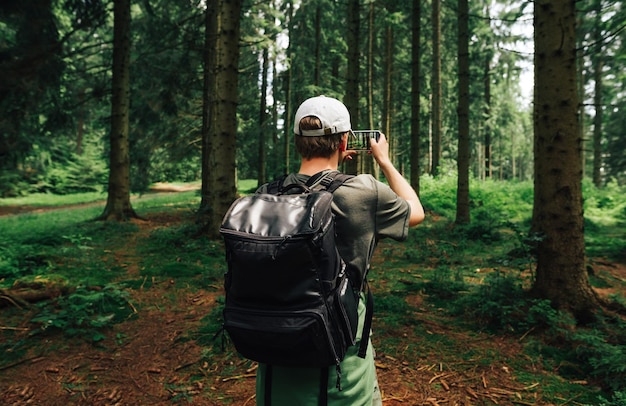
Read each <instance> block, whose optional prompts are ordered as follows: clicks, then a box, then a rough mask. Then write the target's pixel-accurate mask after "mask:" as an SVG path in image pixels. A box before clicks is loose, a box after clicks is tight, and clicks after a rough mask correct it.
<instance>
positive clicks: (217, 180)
mask: <svg viewBox="0 0 626 406" xmlns="http://www.w3.org/2000/svg"><path fill="white" fill-rule="evenodd" d="M240 15H241V0H218V1H217V29H218V31H217V40H216V47H215V52H216V64H215V77H214V80H215V93H214V95H213V103H212V106H211V122H210V130H209V139H210V141H209V146H210V150H209V159H208V172H209V176H208V185H207V190H208V191H209V192H208V196H207V199H208V205H207V227H206V232H207V234H208V236H209V237H210V238H218V237H219V226H220V224H221V221H222V218H223V217H224V214H225V213H226V211H227V210H228V208H229V207H230V205H231V203H232V202H233V201H234V200H235V198H236V195H237V165H236V160H235V152H236V145H237V143H236V134H237V84H238V68H239V37H240V32H239V22H240Z"/></svg>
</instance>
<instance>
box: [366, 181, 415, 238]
mask: <svg viewBox="0 0 626 406" xmlns="http://www.w3.org/2000/svg"><path fill="white" fill-rule="evenodd" d="M374 182H375V185H376V188H377V189H378V190H377V192H378V193H377V195H378V201H377V205H376V234H377V235H378V237H379V238H386V237H388V238H392V239H394V240H398V241H401V240H404V239H406V237H407V235H408V233H409V218H410V216H411V206H410V205H409V202H407V201H406V200H404V199H403V198H401V197H399V196H398V195H397V194H396V193H395V192H394V191H393V190H391V188H390V187H389V186H387V185H386V184H384V183H382V182H378V181H376V180H374Z"/></svg>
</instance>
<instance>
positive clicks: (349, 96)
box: [343, 0, 361, 174]
mask: <svg viewBox="0 0 626 406" xmlns="http://www.w3.org/2000/svg"><path fill="white" fill-rule="evenodd" d="M347 14H348V33H347V34H348V35H347V45H348V75H347V77H346V95H345V97H344V100H343V101H344V104H345V105H346V108H347V109H348V111H349V112H350V120H351V123H352V128H353V129H358V128H359V67H360V58H359V56H360V54H359V29H360V25H361V18H360V15H359V0H348V13H347ZM360 159H361V158H360V157H359V156H358V155H357V156H356V157H355V158H354V159H352V160H351V161H347V162H346V165H345V168H344V172H346V173H351V174H356V173H357V172H358V168H359V160H360Z"/></svg>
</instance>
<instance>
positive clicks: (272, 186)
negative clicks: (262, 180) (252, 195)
mask: <svg viewBox="0 0 626 406" xmlns="http://www.w3.org/2000/svg"><path fill="white" fill-rule="evenodd" d="M286 178H287V175H283V176H281V177H278V178H276V179H274V180H273V181H271V182H269V183H266V184H265V193H268V194H270V195H277V194H279V193H280V192H281V190H282V188H283V182H284V181H285V179H286ZM260 189H261V188H260ZM257 193H258V192H257Z"/></svg>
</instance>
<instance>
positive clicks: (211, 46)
mask: <svg viewBox="0 0 626 406" xmlns="http://www.w3.org/2000/svg"><path fill="white" fill-rule="evenodd" d="M217 22H218V20H217V4H215V2H213V1H210V2H208V3H207V9H206V14H205V28H204V29H205V33H204V52H203V55H202V59H203V62H204V71H203V73H204V77H203V90H202V130H201V131H202V134H201V137H202V186H201V195H202V196H201V200H200V208H199V210H198V216H199V217H200V221H204V218H208V217H207V215H208V213H209V212H210V207H211V200H210V195H211V190H210V189H209V183H210V182H209V178H210V175H211V172H210V171H211V170H210V166H209V157H210V154H211V136H210V131H211V122H212V120H213V113H212V111H211V109H212V107H213V104H214V102H213V99H214V98H215V63H216V52H215V47H216V45H217V31H218V27H217Z"/></svg>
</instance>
